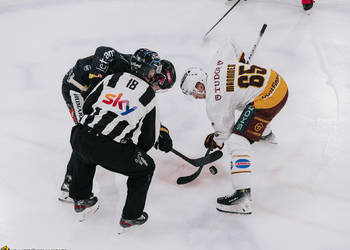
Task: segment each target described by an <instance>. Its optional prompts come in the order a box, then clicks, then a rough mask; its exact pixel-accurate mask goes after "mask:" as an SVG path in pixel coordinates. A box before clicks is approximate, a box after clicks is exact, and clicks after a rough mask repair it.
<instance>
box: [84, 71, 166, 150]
mask: <svg viewBox="0 0 350 250" xmlns="http://www.w3.org/2000/svg"><path fill="white" fill-rule="evenodd" d="M83 112H84V116H83V118H82V120H81V122H80V123H81V124H83V125H85V126H88V127H90V128H91V129H92V131H93V133H95V134H102V135H106V136H108V137H110V138H111V139H113V140H114V141H116V142H118V143H125V142H126V141H127V140H132V141H133V143H134V144H136V145H138V146H140V147H141V148H142V149H144V150H145V151H148V150H149V149H150V148H152V146H153V145H154V143H155V141H156V140H157V138H158V136H159V128H160V122H159V120H158V115H157V112H158V108H157V101H156V97H155V91H154V90H153V89H152V88H151V87H150V85H149V84H148V83H147V82H145V81H144V80H142V79H141V78H139V77H137V76H134V75H132V74H129V73H116V74H114V75H109V76H107V77H106V78H104V79H103V80H102V81H101V82H100V83H99V84H98V85H97V86H96V87H95V88H94V89H93V90H92V91H91V93H90V94H89V96H88V97H87V98H86V100H85V103H84V106H83Z"/></svg>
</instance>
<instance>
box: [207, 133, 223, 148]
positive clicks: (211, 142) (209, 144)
mask: <svg viewBox="0 0 350 250" xmlns="http://www.w3.org/2000/svg"><path fill="white" fill-rule="evenodd" d="M214 135H215V133H211V134H209V135H208V136H207V138H205V141H204V147H206V148H210V149H211V150H213V149H215V148H219V149H222V148H223V147H224V145H222V146H221V147H220V146H219V145H218V144H216V142H215V141H214Z"/></svg>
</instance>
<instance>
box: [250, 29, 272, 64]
mask: <svg viewBox="0 0 350 250" xmlns="http://www.w3.org/2000/svg"><path fill="white" fill-rule="evenodd" d="M266 28H267V24H266V23H265V24H264V25H263V26H262V28H261V30H260V33H259V36H258V39H257V40H256V42H255V44H254V46H253V48H252V50H251V51H250V53H249V56H248V59H247V60H246V63H247V64H249V63H250V61H251V60H252V57H253V55H254V53H255V50H256V47H258V44H259V43H260V40H261V38H262V36H263V35H264V33H265V30H266Z"/></svg>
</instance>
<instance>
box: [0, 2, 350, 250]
mask: <svg viewBox="0 0 350 250" xmlns="http://www.w3.org/2000/svg"><path fill="white" fill-rule="evenodd" d="M234 2H235V1H234V0H233V1H232V2H225V1H224V0H221V1H220V0H201V1H199V0H198V1H195V0H177V1H171V0H152V1H151V0H143V1H142V0H128V1H122V0H99V1H97V0H96V1H93V0H75V1H73V0H26V1H24V0H2V1H0V32H1V38H0V71H1V74H0V81H1V94H0V96H1V99H0V117H1V123H0V138H1V144H0V152H1V153H0V155H1V157H0V162H1V168H0V202H1V203H0V247H2V246H5V245H7V246H8V247H9V248H10V249H74V250H80V249H82V250H85V249H87V250H89V249H103V250H109V249H142V250H143V249H150V250H163V249H166V250H173V249H177V250H178V249H181V250H196V249H200V250H214V249H218V250H226V249H227V250H233V249H235V250H282V249H283V250H349V249H350V215H349V213H350V193H349V183H350V164H349V162H350V150H349V147H348V140H349V139H350V136H349V125H350V112H349V107H350V82H349V78H348V70H349V68H350V63H349V62H350V14H349V13H350V2H349V1H348V0H322V1H321V0H320V1H318V0H316V4H315V7H314V8H313V9H312V13H311V15H306V14H305V13H304V12H303V11H302V7H301V3H300V0H248V1H243V0H242V1H241V2H240V3H239V4H238V5H237V6H236V7H235V8H234V9H233V10H232V12H231V13H230V14H229V15H228V16H226V18H225V19H224V20H223V21H222V22H221V23H220V24H219V25H218V26H217V27H216V28H215V29H214V30H213V31H212V32H211V33H210V36H209V39H208V40H207V41H206V42H203V41H202V38H203V35H204V34H205V33H206V32H207V31H208V30H209V29H210V28H211V27H212V26H213V25H214V24H215V22H216V21H217V20H218V19H219V18H220V17H221V16H222V15H223V14H224V13H225V12H226V11H227V10H228V9H229V8H230V7H231V6H232V5H233V4H234ZM263 23H266V24H268V28H267V30H266V33H265V35H264V37H263V39H262V40H261V43H260V45H259V47H258V49H257V51H256V54H255V56H254V58H253V61H254V63H256V64H261V65H265V66H271V67H272V68H274V69H275V70H276V71H277V72H279V73H280V74H281V75H282V76H283V77H284V78H285V79H286V82H287V84H288V86H289V91H290V92H289V94H290V95H289V100H288V102H287V105H286V107H285V108H284V109H283V110H282V111H281V113H280V114H279V115H278V116H277V117H276V118H275V120H274V121H273V130H274V132H275V134H276V135H277V139H278V141H279V144H277V145H268V144H264V143H256V144H255V145H253V149H254V152H255V165H254V170H255V171H254V186H253V201H254V213H253V214H252V215H250V216H240V215H231V214H222V213H219V212H217V211H216V210H215V204H216V198H217V197H218V196H221V195H226V194H229V193H230V192H231V183H230V176H229V157H227V156H225V157H223V158H222V159H220V160H219V161H218V162H216V163H215V166H216V167H217V168H218V171H219V173H218V174H217V175H216V176H212V175H211V174H210V173H209V171H208V166H207V167H205V169H204V171H203V173H202V174H201V176H200V177H199V178H198V179H197V180H196V181H194V182H192V183H191V184H188V185H184V186H179V185H177V184H176V179H177V177H179V176H183V175H188V174H191V173H192V172H193V171H194V170H195V169H194V168H193V167H192V166H190V165H188V164H187V163H185V162H184V161H183V160H182V159H180V158H178V157H177V156H176V155H174V154H172V153H169V154H165V153H162V152H158V151H156V150H152V151H151V152H150V154H151V155H152V156H153V157H154V159H155V161H156V164H157V169H156V172H155V176H154V179H153V182H152V185H151V187H150V191H149V195H148V200H147V204H146V211H147V212H148V213H149V215H150V218H149V221H148V222H147V223H146V224H145V225H144V226H142V227H140V228H139V229H138V230H136V231H134V232H130V233H126V234H124V235H121V236H118V235H117V234H116V231H117V227H118V220H119V218H120V214H121V209H122V207H123V204H124V199H125V191H126V187H125V180H126V178H125V177H123V176H119V175H117V174H114V173H111V172H108V171H107V170H104V169H102V168H98V171H97V174H96V177H95V186H94V191H95V194H97V196H98V197H99V198H100V200H101V208H100V210H99V211H98V212H97V213H96V214H95V216H94V217H91V218H90V220H87V221H85V222H83V223H80V222H78V220H77V219H76V217H75V214H74V210H73V206H72V205H68V204H62V203H60V202H59V201H58V200H57V197H58V195H59V188H60V185H61V182H62V179H63V175H64V172H65V168H66V164H67V161H68V159H69V156H70V152H71V148H70V145H69V135H70V129H71V127H72V125H73V123H72V121H71V118H70V117H69V114H68V111H67V109H66V106H65V103H64V101H63V98H62V95H61V81H62V78H63V76H64V74H65V73H66V72H67V71H68V69H69V68H70V67H72V66H73V65H74V63H75V61H76V60H77V59H78V58H82V57H85V56H88V55H91V54H92V53H93V52H94V50H95V48H96V47H97V46H100V45H107V46H111V47H114V48H116V49H117V50H118V51H120V52H122V53H133V52H134V51H135V50H136V49H137V48H140V47H148V48H150V49H153V50H156V51H157V52H159V54H160V55H161V57H163V58H168V59H169V60H171V61H173V62H174V64H175V66H176V70H177V82H176V84H175V86H174V88H173V89H171V90H170V91H168V92H167V93H163V94H159V103H160V106H161V118H162V121H163V123H164V124H165V125H166V126H167V127H168V128H169V130H170V134H171V136H172V138H173V140H174V145H175V148H176V149H178V150H179V151H181V152H183V153H185V154H187V155H188V156H191V157H199V156H202V155H203V154H204V152H205V148H204V147H203V140H204V138H205V136H206V135H207V134H208V133H210V132H211V127H210V124H209V122H208V120H207V118H206V114H205V107H204V105H205V104H204V102H201V101H189V100H188V99H186V98H185V97H184V96H183V95H182V93H181V91H180V89H179V82H180V79H181V77H182V74H183V72H184V70H185V69H186V68H187V67H189V66H196V65H205V64H206V63H207V61H208V60H209V57H210V56H211V54H212V53H213V51H214V49H215V46H216V44H217V42H218V41H220V40H221V39H222V38H226V37H231V38H233V39H235V40H236V42H238V43H239V44H240V45H241V47H242V48H243V49H244V50H246V51H249V50H250V49H251V48H252V46H253V43H254V42H255V40H256V38H257V34H258V32H259V30H260V28H261V26H262V24H263Z"/></svg>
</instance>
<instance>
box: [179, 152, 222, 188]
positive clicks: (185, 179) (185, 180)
mask: <svg viewBox="0 0 350 250" xmlns="http://www.w3.org/2000/svg"><path fill="white" fill-rule="evenodd" d="M215 152H218V151H215ZM219 152H221V151H219ZM209 153H210V148H208V150H207V152H206V153H205V156H208V155H209ZM205 156H204V157H205ZM203 167H204V165H201V166H199V168H198V169H197V170H196V172H194V173H193V174H191V175H188V176H182V177H179V178H177V180H176V183H177V184H179V185H182V184H187V183H189V182H191V181H193V180H194V179H196V178H197V177H198V176H199V175H200V173H201V172H202V169H203Z"/></svg>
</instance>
